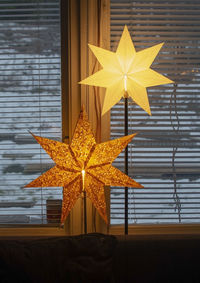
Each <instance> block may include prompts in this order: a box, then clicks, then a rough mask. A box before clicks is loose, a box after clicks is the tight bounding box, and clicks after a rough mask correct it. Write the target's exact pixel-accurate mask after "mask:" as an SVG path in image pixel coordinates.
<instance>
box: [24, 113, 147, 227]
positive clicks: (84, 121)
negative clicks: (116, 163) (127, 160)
mask: <svg viewBox="0 0 200 283" xmlns="http://www.w3.org/2000/svg"><path fill="white" fill-rule="evenodd" d="M135 135H136V134H132V135H129V136H125V137H122V138H119V139H116V140H111V141H108V142H104V143H100V144H96V142H95V138H94V136H93V133H92V130H91V128H90V124H89V121H88V118H87V114H86V112H85V111H84V110H82V111H81V113H80V117H79V120H78V122H77V125H76V129H75V132H74V136H73V139H72V142H71V144H70V145H67V144H65V143H61V142H58V141H54V140H50V139H47V138H42V137H39V136H34V135H33V136H34V138H35V139H36V141H37V142H38V143H39V144H40V145H41V146H42V147H43V149H44V150H45V151H46V152H47V153H48V154H49V155H50V157H51V158H52V159H53V161H54V162H55V163H56V165H55V166H54V167H53V168H51V169H50V170H48V171H47V172H46V173H44V174H42V175H41V176H39V177H38V178H37V179H35V180H34V181H32V182H31V183H29V184H28V185H26V186H25V187H63V205H62V216H61V223H63V222H64V220H65V218H66V217H67V215H68V214H69V212H70V210H71V208H72V207H73V206H74V204H75V202H76V200H77V199H78V197H79V196H80V194H81V192H82V191H84V190H85V192H86V193H87V196H88V197H89V198H90V200H91V201H92V203H93V204H94V206H95V207H96V209H97V210H98V212H99V214H100V215H101V216H102V218H103V219H104V220H105V222H106V223H107V216H106V202H105V197H104V186H120V187H124V186H125V187H135V188H142V185H140V184H139V183H137V182H135V181H134V180H133V179H131V178H129V177H128V176H127V175H125V174H124V173H122V172H121V171H119V170H118V169H117V168H115V167H113V166H112V165H111V163H112V162H113V160H114V159H115V158H116V157H117V156H118V155H119V154H120V152H121V151H122V150H123V149H124V148H125V147H126V146H127V144H128V143H129V142H130V141H131V140H132V139H133V137H134V136H135Z"/></svg>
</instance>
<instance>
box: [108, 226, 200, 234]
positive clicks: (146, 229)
mask: <svg viewBox="0 0 200 283" xmlns="http://www.w3.org/2000/svg"><path fill="white" fill-rule="evenodd" d="M109 234H112V235H122V234H124V227H123V225H112V226H110V230H109ZM128 234H129V235H175V234H176V235H177V234H183V235H200V225H199V224H169V225H159V224H155V225H139V224H138V225H129V233H128Z"/></svg>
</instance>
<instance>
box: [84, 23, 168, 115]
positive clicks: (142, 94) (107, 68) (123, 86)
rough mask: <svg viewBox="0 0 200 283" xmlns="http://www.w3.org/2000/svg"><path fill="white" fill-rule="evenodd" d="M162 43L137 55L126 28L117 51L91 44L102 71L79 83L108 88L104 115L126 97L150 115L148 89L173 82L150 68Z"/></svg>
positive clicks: (103, 110)
mask: <svg viewBox="0 0 200 283" xmlns="http://www.w3.org/2000/svg"><path fill="white" fill-rule="evenodd" d="M163 44H164V43H160V44H157V45H154V46H152V47H150V48H146V49H144V50H142V51H139V52H136V50H135V47H134V45H133V42H132V39H131V36H130V34H129V31H128V28H127V26H125V27H124V31H123V33H122V37H121V39H120V42H119V45H118V48H117V51H116V52H112V51H109V50H106V49H103V48H100V47H97V46H94V45H91V44H89V47H90V49H91V50H92V52H93V53H94V55H95V56H96V58H97V59H98V61H99V63H100V64H101V66H102V67H103V69H102V70H100V71H98V72H96V73H95V74H93V75H91V76H90V77H88V78H86V79H84V80H82V81H81V82H80V83H81V84H86V85H92V86H99V87H105V88H106V94H105V99H104V104H103V109H102V115H103V114H105V113H106V112H107V111H108V110H109V109H111V107H112V106H114V105H115V104H116V103H117V102H118V101H119V100H120V99H121V97H127V96H130V97H131V98H132V99H133V101H135V103H136V104H138V105H139V106H140V107H141V108H143V109H144V110H145V111H146V112H147V113H148V114H149V115H151V110H150V106H149V100H148V96H147V90H146V88H147V87H151V86H157V85H162V84H169V83H173V81H171V80H170V79H168V78H166V77H165V76H163V75H161V74H159V73H158V72H155V71H154V70H152V69H151V68H150V66H151V64H152V63H153V61H154V59H155V57H156V56H157V54H158V52H159V51H160V49H161V47H162V46H163Z"/></svg>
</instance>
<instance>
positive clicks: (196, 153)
mask: <svg viewBox="0 0 200 283" xmlns="http://www.w3.org/2000/svg"><path fill="white" fill-rule="evenodd" d="M199 18H200V4H199V1H195V0H191V1H189V0H188V1H180V0H173V1H171V0H170V1H161V0H152V1H139V0H136V1H115V0H111V46H112V49H113V50H116V47H117V45H118V42H119V38H120V36H121V33H122V30H123V27H124V25H125V24H126V25H127V26H128V29H129V31H130V33H131V36H132V39H133V42H134V45H135V47H136V50H137V51H139V50H141V49H144V48H147V47H150V46H153V45H155V44H158V43H160V42H165V44H164V46H163V47H162V49H161V51H160V53H159V55H158V57H157V58H156V60H155V62H154V63H153V65H152V69H154V70H156V71H158V72H159V73H161V74H163V75H166V76H168V77H169V78H170V79H172V80H173V81H175V84H171V85H170V84H169V85H161V86H157V87H151V88H149V89H148V97H149V102H150V106H151V111H152V116H148V114H146V113H145V112H144V111H143V110H142V109H141V108H140V107H139V106H137V105H136V104H135V103H134V102H133V101H132V100H131V99H129V117H128V119H129V134H131V133H134V132H138V135H137V136H136V137H135V138H134V139H133V142H132V143H131V144H130V146H129V175H130V176H131V177H133V178H134V179H135V180H136V181H138V182H139V183H141V184H143V185H144V187H145V188H144V189H132V188H130V189H129V223H130V224H134V223H136V224H140V223H153V224H156V223H200V186H199V183H200V150H199V148H200V147H199V146H200V134H199V133H200V93H199V90H200V79H199V63H200V57H199V38H200V22H199ZM123 134H124V101H123V100H121V102H120V103H118V104H117V105H116V106H115V107H113V109H112V113H111V136H112V138H116V137H119V136H122V135H123ZM114 165H116V166H118V167H119V168H120V169H122V170H123V167H124V154H121V156H120V158H118V159H117V160H116V162H115V164H114ZM111 223H112V224H118V223H124V188H113V189H112V191H111Z"/></svg>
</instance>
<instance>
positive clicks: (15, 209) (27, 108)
mask: <svg viewBox="0 0 200 283" xmlns="http://www.w3.org/2000/svg"><path fill="white" fill-rule="evenodd" d="M60 89H61V87H60V3H59V0H29V1H26V0H18V1H14V0H1V2H0V108H1V111H0V121H1V122H0V159H1V162H0V176H1V182H0V224H47V223H54V224H55V223H57V222H59V217H56V214H59V209H60V204H61V198H62V196H61V188H26V189H25V188H23V187H24V185H25V184H27V183H29V182H30V181H32V180H34V179H35V178H36V177H38V176H39V175H41V173H43V172H44V171H46V170H47V169H49V168H50V167H52V166H53V162H52V161H51V159H50V158H49V157H48V155H47V154H46V153H45V152H44V150H42V149H41V147H40V145H39V144H37V142H36V141H35V140H34V138H33V137H32V136H31V134H30V133H29V132H28V131H31V132H32V133H34V134H35V135H40V136H43V137H47V138H53V139H56V140H60V139H61V90H60ZM55 218H56V219H55Z"/></svg>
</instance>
